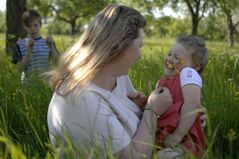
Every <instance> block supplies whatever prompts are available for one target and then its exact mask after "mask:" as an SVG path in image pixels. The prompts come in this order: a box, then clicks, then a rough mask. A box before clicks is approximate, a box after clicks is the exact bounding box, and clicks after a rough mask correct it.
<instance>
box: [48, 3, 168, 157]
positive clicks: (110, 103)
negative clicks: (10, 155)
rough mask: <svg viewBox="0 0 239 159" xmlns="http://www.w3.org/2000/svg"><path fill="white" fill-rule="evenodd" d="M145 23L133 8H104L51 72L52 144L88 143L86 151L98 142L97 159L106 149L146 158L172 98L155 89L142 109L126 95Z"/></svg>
mask: <svg viewBox="0 0 239 159" xmlns="http://www.w3.org/2000/svg"><path fill="white" fill-rule="evenodd" d="M145 24H146V21H145V19H144V17H143V16H142V15H141V14H140V13H139V12H138V11H136V10H135V9H133V8H129V7H126V6H122V5H116V4H114V5H109V6H107V7H106V8H105V9H103V10H102V11H101V12H100V13H98V15H96V17H95V18H94V19H93V20H92V22H91V23H90V24H89V26H88V28H87V29H86V31H85V32H84V33H83V35H82V36H81V38H80V40H79V41H78V42H77V43H76V44H75V45H74V46H73V47H72V48H71V49H70V50H68V51H67V52H66V53H65V54H64V55H63V56H62V58H61V61H60V63H59V66H58V67H57V68H56V69H55V70H53V71H52V72H50V75H51V78H50V81H51V85H52V86H53V88H54V89H55V93H54V94H53V97H52V100H51V102H50V105H49V110H48V126H49V132H50V139H51V142H52V144H53V145H54V146H57V145H58V141H64V143H65V144H66V143H67V144H70V145H72V146H73V147H74V148H73V149H74V151H77V150H79V149H80V151H82V150H83V149H84V148H83V147H87V148H86V149H84V150H87V152H86V153H89V154H90V152H89V151H91V150H92V149H94V147H97V145H98V147H99V148H100V149H101V150H102V149H103V151H102V152H104V153H103V156H102V157H106V155H107V153H108V152H111V154H114V155H116V156H119V157H120V158H130V157H133V158H141V157H142V155H143V156H145V157H146V158H150V157H151V155H152V152H153V148H154V147H153V146H152V145H153V144H154V136H155V126H156V121H157V118H158V116H159V115H161V114H163V113H164V112H165V111H166V110H167V109H168V107H169V106H170V104H171V103H172V99H171V95H170V93H169V91H168V90H167V89H166V88H159V89H156V90H154V91H153V92H152V93H151V95H150V96H149V100H148V103H147V105H146V108H145V111H144V112H142V111H141V109H140V108H139V107H138V106H137V105H136V104H134V102H133V101H131V100H130V99H129V98H128V97H127V96H128V95H129V94H132V93H134V92H136V90H135V89H134V87H133V86H132V83H131V81H130V79H129V78H128V76H127V74H128V71H129V68H130V66H131V65H132V64H134V63H135V62H136V61H137V59H138V58H140V56H141V53H140V47H141V46H142V44H143V42H142V28H143V27H144V26H145ZM159 92H161V93H159ZM90 148H92V149H90ZM97 158H100V156H97Z"/></svg>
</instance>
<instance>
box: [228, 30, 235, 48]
mask: <svg viewBox="0 0 239 159" xmlns="http://www.w3.org/2000/svg"><path fill="white" fill-rule="evenodd" d="M229 45H230V47H233V46H234V31H233V29H230V31H229Z"/></svg>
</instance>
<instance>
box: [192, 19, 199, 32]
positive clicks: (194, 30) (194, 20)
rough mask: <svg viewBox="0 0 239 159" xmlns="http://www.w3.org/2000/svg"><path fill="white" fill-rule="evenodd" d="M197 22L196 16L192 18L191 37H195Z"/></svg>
mask: <svg viewBox="0 0 239 159" xmlns="http://www.w3.org/2000/svg"><path fill="white" fill-rule="evenodd" d="M198 22H199V19H198V17H196V16H194V17H192V31H191V34H192V35H197V32H198Z"/></svg>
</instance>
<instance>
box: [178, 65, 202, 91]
mask: <svg viewBox="0 0 239 159" xmlns="http://www.w3.org/2000/svg"><path fill="white" fill-rule="evenodd" d="M188 84H195V85H197V86H199V87H200V88H202V78H201V76H200V75H199V74H198V72H197V71H196V70H195V69H193V68H191V67H185V68H183V69H182V71H181V72H180V85H181V87H183V86H185V85H188Z"/></svg>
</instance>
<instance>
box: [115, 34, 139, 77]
mask: <svg viewBox="0 0 239 159" xmlns="http://www.w3.org/2000/svg"><path fill="white" fill-rule="evenodd" d="M142 45H143V39H142V33H140V36H139V37H138V38H137V39H135V40H133V41H132V43H131V44H130V45H129V46H128V47H127V48H126V49H125V50H124V51H123V52H122V54H123V56H122V57H121V58H120V59H119V60H118V61H117V62H116V63H115V70H117V71H115V73H116V76H121V75H126V74H128V72H129V68H130V67H131V66H132V65H133V64H134V63H135V62H136V61H137V60H138V59H139V58H140V57H141V50H140V48H141V47H142Z"/></svg>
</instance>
